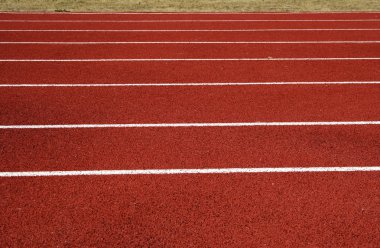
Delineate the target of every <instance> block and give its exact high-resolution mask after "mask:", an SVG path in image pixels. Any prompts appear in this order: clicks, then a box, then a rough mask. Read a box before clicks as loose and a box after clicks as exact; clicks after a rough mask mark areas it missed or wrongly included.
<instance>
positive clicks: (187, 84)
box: [0, 81, 380, 88]
mask: <svg viewBox="0 0 380 248" xmlns="http://www.w3.org/2000/svg"><path fill="white" fill-rule="evenodd" d="M345 84H353V85H361V84H363V85H366V84H369V85H370V84H380V81H342V82H245V83H244V82H235V83H234V82H230V83H216V82H214V83H212V82H211V83H124V84H117V83H116V84H115V83H110V84H93V83H88V84H0V87H4V88H5V87H178V86H198V87H204V86H249V85H252V86H254V85H345Z"/></svg>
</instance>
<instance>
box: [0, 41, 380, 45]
mask: <svg viewBox="0 0 380 248" xmlns="http://www.w3.org/2000/svg"><path fill="white" fill-rule="evenodd" d="M377 43H380V40H363V41H361V40H348V41H345V40H342V41H341V40H337V41H0V44H43V45H45V44H46V45H98V44H377Z"/></svg>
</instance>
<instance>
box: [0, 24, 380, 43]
mask: <svg viewBox="0 0 380 248" xmlns="http://www.w3.org/2000/svg"><path fill="white" fill-rule="evenodd" d="M95 25H96V24H95ZM0 34H1V36H0V42H4V41H14V42H15V41H18V42H22V41H24V42H25V41H40V42H41V41H44V42H56V41H61V42H62V41H66V42H73V41H77V42H78V41H82V42H86V41H97V42H100V41H103V42H104V41H107V42H110V41H113V42H115V41H134V42H141V41H157V42H158V41H182V42H183V41H337V40H338V41H341V40H348V41H368V40H370V41H372V40H378V39H379V36H380V30H378V31H376V30H375V31H373V30H359V31H356V32H355V31H346V30H343V31H341V30H320V31H304V30H303V31H299V30H298V31H279V32H273V31H259V32H238V31H233V32H222V31H219V32H203V31H202V32H200V31H193V32H180V33H178V32H73V31H67V32H41V31H39V32H38V31H37V32H0Z"/></svg>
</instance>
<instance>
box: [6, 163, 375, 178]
mask: <svg viewBox="0 0 380 248" xmlns="http://www.w3.org/2000/svg"><path fill="white" fill-rule="evenodd" d="M379 171H380V166H373V167H282V168H218V169H146V170H88V171H21V172H0V177H52V176H111V175H176V174H236V173H240V174H241V173H312V172H318V173H321V172H379Z"/></svg>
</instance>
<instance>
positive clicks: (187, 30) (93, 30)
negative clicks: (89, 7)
mask: <svg viewBox="0 0 380 248" xmlns="http://www.w3.org/2000/svg"><path fill="white" fill-rule="evenodd" d="M304 31H380V29H379V28H297V29H294V28H271V29H1V30H0V32H98V33H100V32H103V33H105V32H113V33H121V32H124V33H127V32H136V33H137V32H157V33H158V32H166V33H169V32H304Z"/></svg>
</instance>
